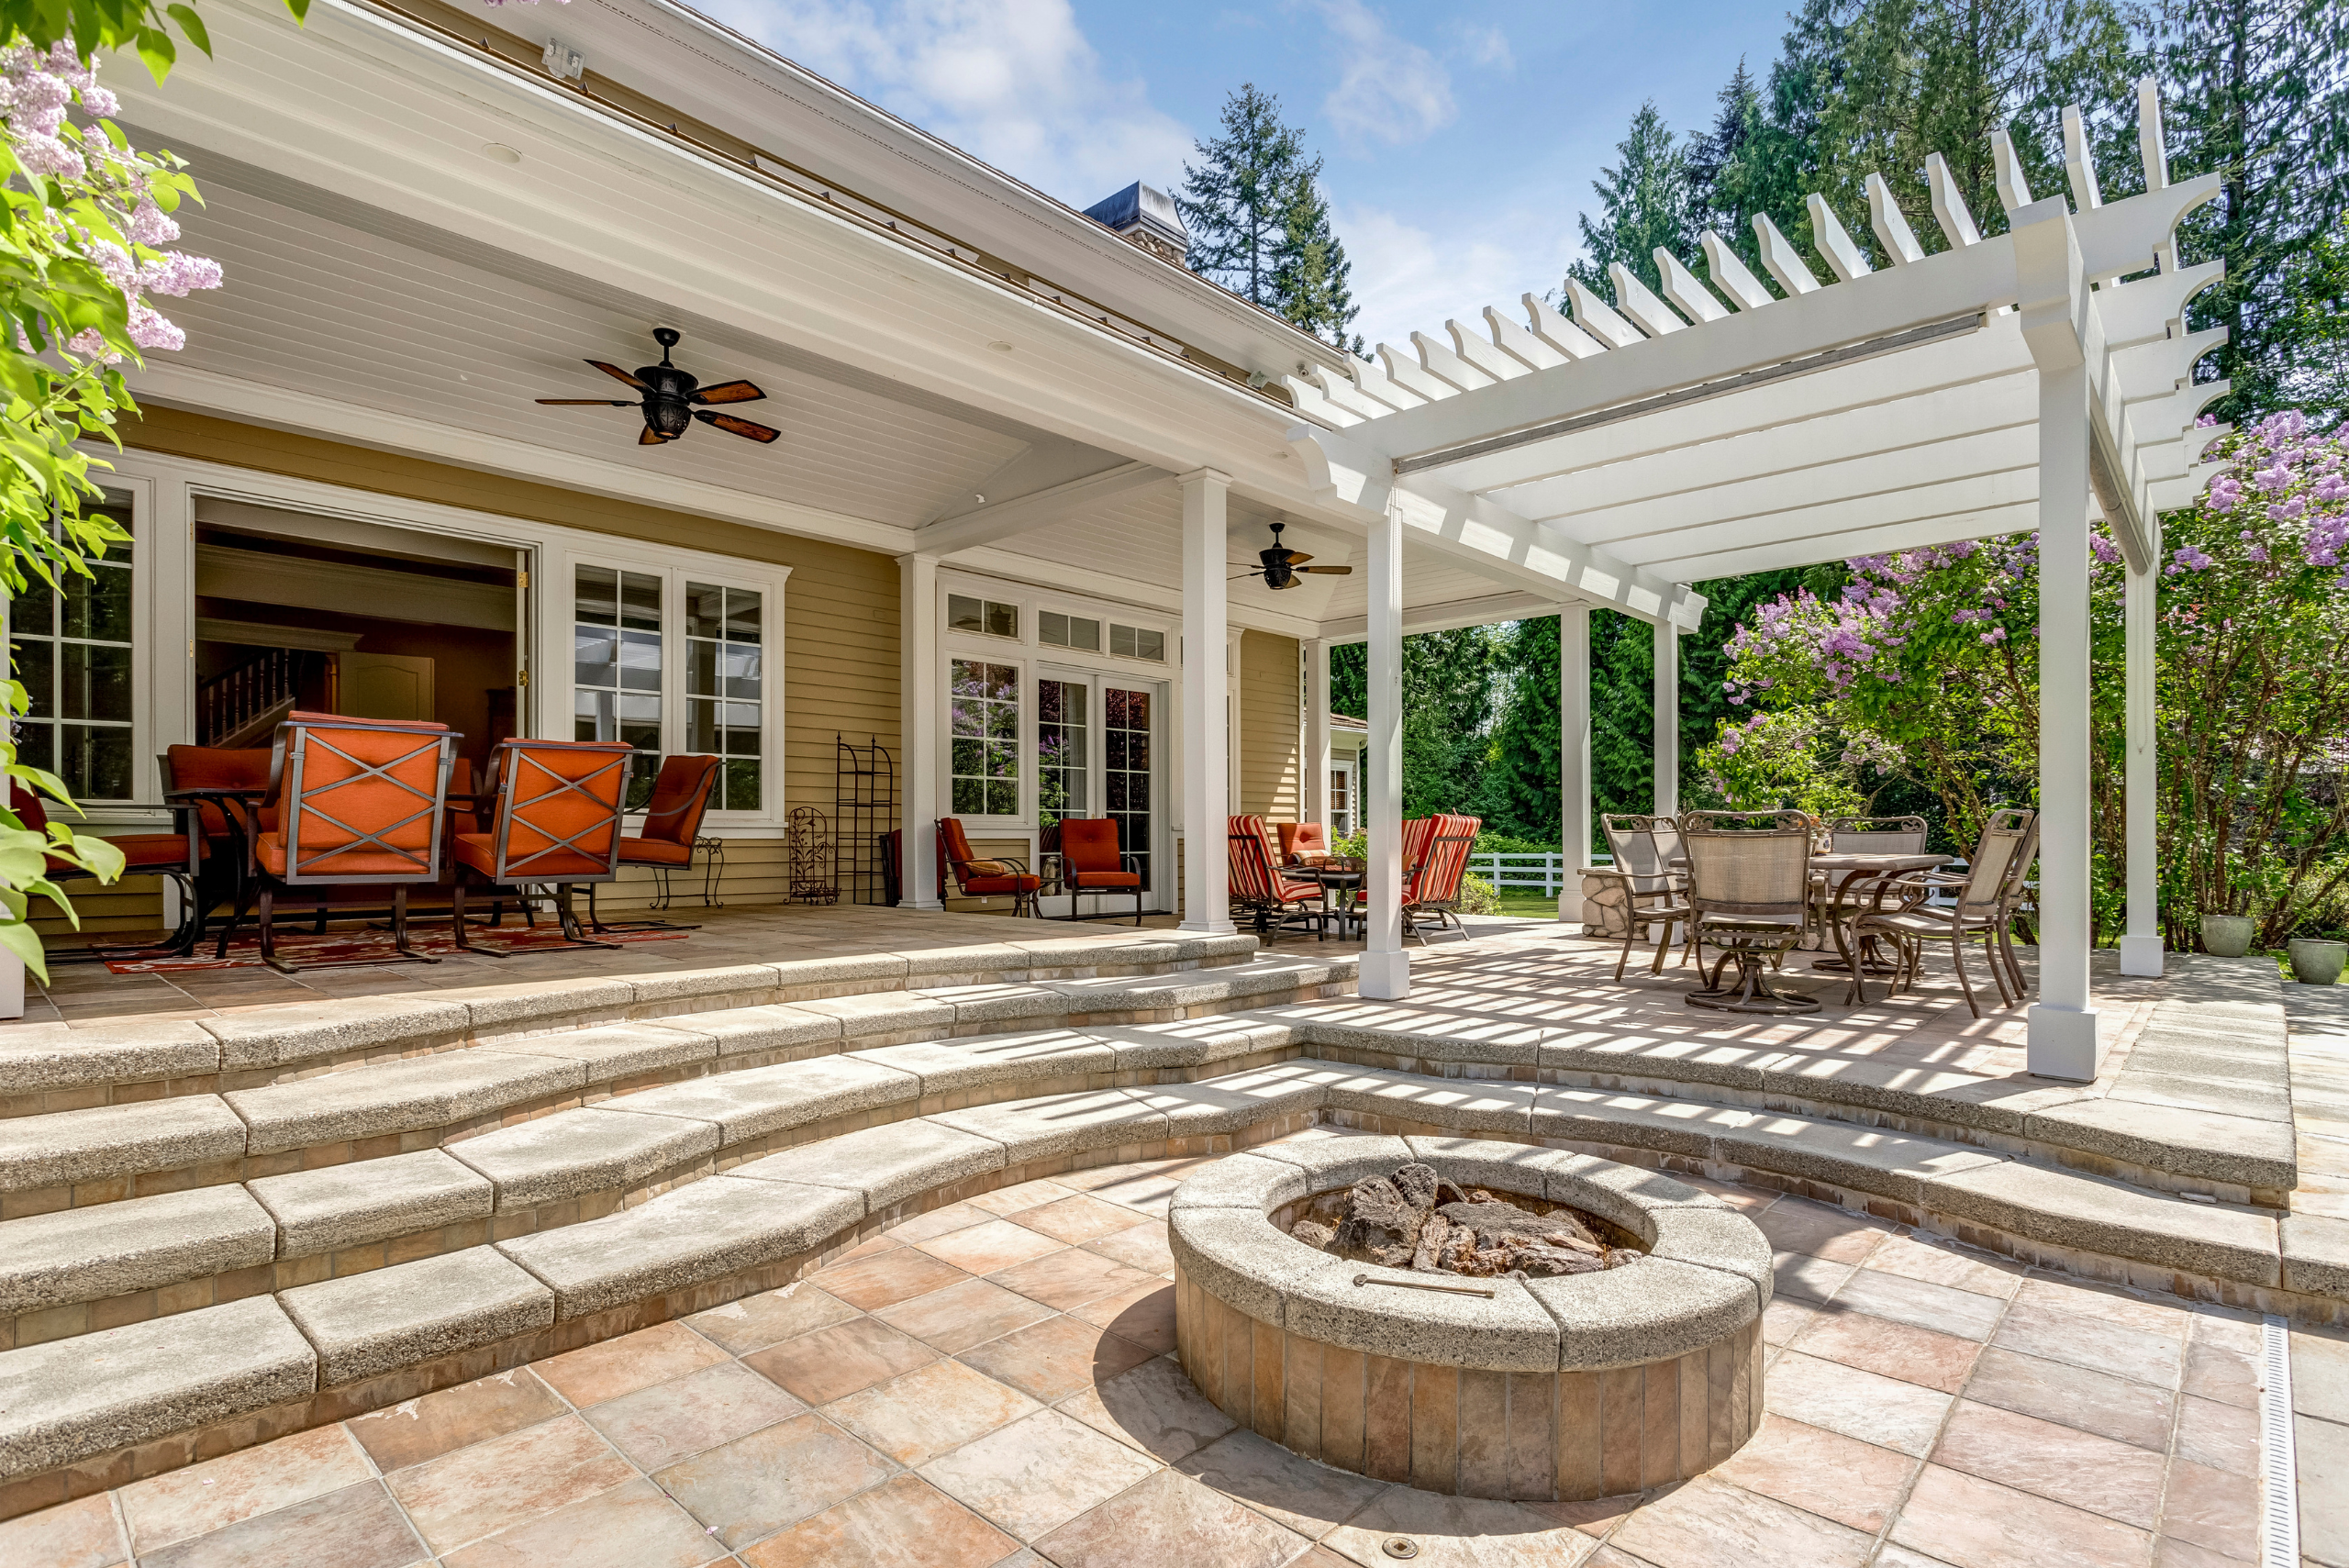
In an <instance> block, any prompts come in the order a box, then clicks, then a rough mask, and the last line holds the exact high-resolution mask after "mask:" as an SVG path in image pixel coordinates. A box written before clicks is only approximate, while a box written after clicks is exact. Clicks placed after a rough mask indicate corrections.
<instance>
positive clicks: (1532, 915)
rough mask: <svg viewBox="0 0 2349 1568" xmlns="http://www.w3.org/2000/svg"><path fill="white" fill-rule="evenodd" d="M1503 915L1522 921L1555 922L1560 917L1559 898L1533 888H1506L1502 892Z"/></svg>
mask: <svg viewBox="0 0 2349 1568" xmlns="http://www.w3.org/2000/svg"><path fill="white" fill-rule="evenodd" d="M1500 895H1501V913H1502V914H1504V915H1515V916H1517V917H1520V918H1521V919H1542V920H1554V919H1556V918H1557V917H1558V896H1557V895H1556V894H1554V893H1542V892H1539V891H1537V890H1536V889H1533V888H1531V887H1504V888H1502V889H1501V890H1500Z"/></svg>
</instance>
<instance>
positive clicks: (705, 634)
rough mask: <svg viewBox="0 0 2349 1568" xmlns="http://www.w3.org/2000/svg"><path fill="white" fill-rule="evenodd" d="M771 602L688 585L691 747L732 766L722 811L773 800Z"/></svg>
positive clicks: (722, 779)
mask: <svg viewBox="0 0 2349 1568" xmlns="http://www.w3.org/2000/svg"><path fill="white" fill-rule="evenodd" d="M765 632H766V595H765V594H763V593H762V592H761V591H760V590H758V589H756V588H735V587H729V586H727V585H726V584H722V583H696V582H692V581H690V580H689V581H688V582H687V583H686V584H685V743H686V744H687V745H688V746H690V747H692V748H693V750H695V751H706V752H711V753H714V754H716V755H718V756H720V757H723V758H725V759H726V762H725V766H724V767H723V768H722V769H721V770H720V771H719V773H718V795H717V797H716V798H715V799H713V800H712V801H711V802H710V803H709V804H710V809H712V810H714V811H756V810H758V809H759V806H760V803H761V801H762V800H763V799H764V798H765V788H764V786H765V762H764V758H765V754H766V733H767V731H766V704H765V702H764V700H763V697H764V693H765V685H764V681H765V657H766V650H765Z"/></svg>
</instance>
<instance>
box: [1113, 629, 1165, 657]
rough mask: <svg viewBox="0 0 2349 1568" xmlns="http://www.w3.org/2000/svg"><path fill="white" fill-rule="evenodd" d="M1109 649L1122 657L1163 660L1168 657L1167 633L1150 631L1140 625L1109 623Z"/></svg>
mask: <svg viewBox="0 0 2349 1568" xmlns="http://www.w3.org/2000/svg"><path fill="white" fill-rule="evenodd" d="M1109 651H1110V652H1111V653H1113V654H1115V655H1117V656H1118V657H1119V658H1120V659H1151V660H1156V661H1159V662H1163V661H1164V660H1165V658H1166V634H1165V633H1164V632H1163V631H1148V630H1145V629H1143V628H1141V627H1138V626H1119V624H1118V623H1117V622H1115V621H1111V622H1110V623H1109Z"/></svg>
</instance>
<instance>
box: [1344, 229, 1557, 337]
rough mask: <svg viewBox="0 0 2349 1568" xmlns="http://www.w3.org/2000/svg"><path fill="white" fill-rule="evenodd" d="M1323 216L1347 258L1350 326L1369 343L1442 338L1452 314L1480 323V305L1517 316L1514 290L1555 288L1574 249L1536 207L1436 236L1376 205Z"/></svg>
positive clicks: (1518, 292)
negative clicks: (1353, 310) (1419, 335)
mask: <svg viewBox="0 0 2349 1568" xmlns="http://www.w3.org/2000/svg"><path fill="white" fill-rule="evenodd" d="M1331 217H1332V220H1333V223H1334V226H1335V228H1336V229H1337V231H1338V237H1339V238H1340V239H1341V240H1343V241H1344V243H1345V247H1346V258H1347V260H1348V261H1351V262H1353V284H1354V298H1355V300H1356V302H1357V303H1359V304H1360V305H1361V306H1362V315H1361V316H1360V317H1358V318H1356V320H1355V322H1354V330H1355V331H1357V332H1360V333H1361V334H1362V335H1363V337H1364V339H1366V340H1367V341H1368V342H1370V343H1371V344H1373V345H1375V344H1377V343H1380V342H1382V341H1383V342H1387V343H1392V344H1394V345H1396V346H1397V348H1408V346H1409V344H1410V340H1411V338H1410V335H1411V333H1412V332H1414V331H1419V332H1425V333H1426V334H1428V335H1429V336H1430V337H1431V338H1433V339H1435V340H1436V341H1438V342H1439V343H1440V342H1442V341H1444V337H1443V324H1444V322H1445V321H1446V320H1448V319H1450V318H1452V317H1458V318H1459V319H1460V320H1461V321H1462V322H1464V323H1466V324H1468V325H1470V326H1473V327H1475V328H1477V329H1479V330H1480V331H1481V330H1482V329H1483V328H1484V317H1483V314H1482V312H1483V311H1484V308H1485V306H1488V305H1490V306H1498V307H1499V308H1500V309H1502V310H1503V311H1505V312H1508V313H1510V314H1512V315H1518V316H1520V317H1521V316H1522V309H1521V307H1520V305H1519V296H1520V295H1523V294H1525V293H1526V292H1527V291H1528V290H1531V291H1532V292H1533V293H1535V294H1543V293H1546V292H1547V291H1549V290H1551V289H1553V288H1556V287H1557V286H1558V280H1559V279H1560V278H1562V277H1564V275H1565V266H1566V261H1567V260H1568V258H1570V257H1571V256H1572V255H1573V254H1574V250H1575V248H1574V242H1573V240H1572V239H1570V238H1569V237H1568V236H1567V233H1566V228H1565V222H1564V220H1561V219H1559V218H1557V217H1555V216H1554V215H1544V214H1542V213H1541V212H1540V211H1539V210H1537V209H1527V210H1524V211H1520V212H1513V213H1504V214H1498V215H1496V217H1494V218H1493V219H1492V220H1491V221H1489V222H1487V223H1486V224H1483V225H1480V226H1478V227H1476V228H1472V229H1468V230H1465V231H1455V230H1447V231H1445V232H1444V233H1443V234H1442V235H1441V236H1439V235H1437V234H1436V233H1434V232H1432V231H1431V230H1429V229H1426V228H1419V227H1418V226H1416V225H1414V224H1411V223H1408V222H1407V221H1405V220H1404V219H1403V218H1400V217H1397V216H1396V215H1395V214H1393V213H1391V212H1388V211H1386V210H1385V209H1383V208H1380V207H1375V206H1350V205H1345V204H1341V205H1340V206H1338V207H1337V208H1336V210H1335V211H1334V212H1333V213H1332V214H1331Z"/></svg>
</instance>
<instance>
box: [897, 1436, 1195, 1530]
mask: <svg viewBox="0 0 2349 1568" xmlns="http://www.w3.org/2000/svg"><path fill="white" fill-rule="evenodd" d="M1157 1468H1158V1465H1157V1462H1155V1461H1153V1460H1149V1459H1145V1458H1143V1457H1142V1456H1141V1454H1139V1453H1136V1452H1135V1451H1133V1450H1131V1449H1130V1448H1127V1447H1126V1446H1125V1445H1124V1444H1122V1443H1119V1442H1118V1441H1117V1440H1114V1439H1111V1438H1108V1437H1105V1436H1103V1435H1102V1434H1101V1433H1099V1432H1097V1431H1095V1430H1094V1429H1092V1428H1090V1427H1087V1426H1085V1425H1084V1424H1083V1423H1081V1422H1078V1421H1074V1420H1071V1419H1070V1418H1068V1417H1066V1416H1063V1415H1062V1414H1061V1413H1060V1412H1059V1411H1057V1410H1039V1411H1038V1412H1036V1413H1035V1414H1034V1415H1032V1416H1030V1417H1028V1418H1026V1419H1025V1420H1020V1421H1015V1422H1013V1423H1012V1424H1011V1425H1010V1426H1008V1427H1003V1428H999V1429H996V1431H993V1432H990V1433H988V1434H987V1435H986V1436H985V1437H983V1438H981V1439H979V1440H977V1441H976V1442H974V1443H967V1444H965V1445H964V1446H963V1447H962V1448H959V1449H957V1450H955V1451H953V1452H952V1453H950V1454H947V1455H945V1456H944V1457H943V1458H941V1459H934V1460H932V1461H930V1462H929V1463H928V1464H926V1465H924V1466H922V1468H921V1474H922V1476H923V1477H924V1479H926V1480H928V1481H929V1482H930V1485H934V1486H936V1487H937V1488H938V1489H939V1490H940V1491H941V1492H944V1493H945V1494H946V1495H947V1496H951V1497H953V1498H955V1499H956V1500H958V1501H960V1502H961V1503H963V1505H964V1506H965V1507H970V1508H973V1509H974V1510H976V1511H977V1512H978V1513H979V1514H981V1515H983V1516H985V1518H988V1519H989V1520H991V1521H993V1522H994V1523H995V1524H996V1526H997V1527H998V1528H1000V1529H1005V1530H1008V1531H1009V1532H1010V1533H1011V1534H1013V1535H1015V1536H1017V1537H1019V1539H1020V1540H1029V1541H1032V1540H1037V1539H1039V1538H1040V1537H1041V1536H1043V1535H1046V1534H1048V1533H1049V1532H1051V1531H1052V1530H1053V1529H1057V1528H1059V1527H1060V1526H1061V1525H1063V1524H1066V1523H1067V1522H1068V1521H1069V1520H1071V1519H1073V1518H1075V1517H1076V1516H1077V1515H1079V1514H1081V1513H1083V1512H1085V1510H1086V1509H1087V1508H1090V1507H1094V1506H1095V1505H1097V1504H1099V1503H1103V1502H1107V1501H1108V1499H1109V1498H1111V1497H1113V1496H1117V1495H1118V1494H1119V1493H1120V1492H1122V1491H1124V1490H1125V1489H1126V1488H1127V1487H1129V1486H1130V1485H1133V1484H1134V1483H1135V1482H1137V1481H1139V1480H1141V1478H1142V1477H1143V1476H1145V1475H1147V1474H1149V1473H1151V1472H1152V1471H1153V1470H1156V1469H1157Z"/></svg>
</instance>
